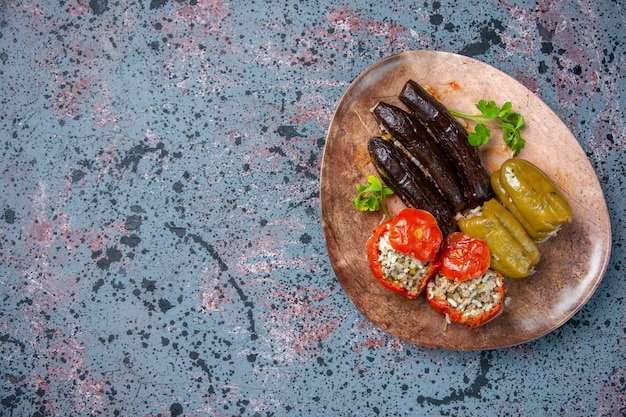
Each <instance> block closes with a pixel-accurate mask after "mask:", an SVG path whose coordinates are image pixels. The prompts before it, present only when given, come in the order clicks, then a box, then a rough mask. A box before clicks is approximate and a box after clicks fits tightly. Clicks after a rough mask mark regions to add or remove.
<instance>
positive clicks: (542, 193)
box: [491, 158, 572, 241]
mask: <svg viewBox="0 0 626 417" xmlns="http://www.w3.org/2000/svg"><path fill="white" fill-rule="evenodd" d="M496 172H499V177H497V174H495V173H494V175H492V179H491V183H492V188H494V191H495V193H496V195H497V196H498V199H499V200H500V201H501V202H502V203H503V204H504V205H505V206H506V207H507V208H508V209H509V211H511V213H513V215H514V216H515V217H516V218H517V219H518V220H519V222H520V223H522V225H524V227H525V228H526V230H527V232H528V234H529V235H530V236H531V237H532V238H533V239H534V240H536V241H541V240H545V239H546V238H547V237H549V236H551V235H552V234H554V233H556V232H557V231H558V230H559V228H560V227H561V226H562V225H564V224H566V223H569V222H571V221H572V209H571V208H570V206H569V204H568V202H567V200H566V199H565V197H564V196H563V194H561V192H560V191H559V190H558V189H557V188H556V186H555V185H554V183H553V182H552V181H551V180H550V179H549V178H548V176H547V175H546V174H545V173H544V172H543V171H542V170H540V169H539V168H537V167H536V166H535V165H533V164H532V163H530V162H528V161H525V160H523V159H519V158H511V159H508V160H506V161H505V162H504V163H503V164H502V166H501V167H500V170H499V171H496ZM494 183H495V185H494ZM503 192H504V193H505V194H504V195H503Z"/></svg>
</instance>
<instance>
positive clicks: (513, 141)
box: [450, 100, 526, 156]
mask: <svg viewBox="0 0 626 417" xmlns="http://www.w3.org/2000/svg"><path fill="white" fill-rule="evenodd" d="M476 108H477V109H478V110H479V111H480V113H481V114H480V115H471V114H467V113H462V112H460V111H457V110H450V113H452V114H453V115H454V116H457V117H462V118H464V119H468V120H473V121H475V122H477V124H476V126H475V127H474V131H473V132H470V133H469V135H468V140H469V143H470V144H471V145H472V146H479V145H483V144H485V143H487V140H488V139H489V136H491V130H489V128H487V125H490V126H496V127H500V128H501V129H502V139H504V143H506V145H507V146H508V147H509V149H511V152H512V153H513V156H516V155H517V154H519V153H520V151H521V150H522V149H523V148H524V145H526V141H525V140H524V139H523V138H522V136H521V134H520V131H521V130H522V129H523V128H524V125H525V123H526V122H525V121H524V116H522V115H521V114H519V113H515V112H513V111H512V110H511V109H512V108H513V105H512V104H511V102H510V101H507V102H506V103H504V105H503V106H502V107H498V105H497V104H496V102H495V101H486V100H480V101H479V102H478V103H477V104H476Z"/></svg>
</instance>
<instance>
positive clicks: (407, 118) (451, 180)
mask: <svg viewBox="0 0 626 417" xmlns="http://www.w3.org/2000/svg"><path fill="white" fill-rule="evenodd" d="M372 113H373V114H374V116H375V117H376V120H377V121H378V122H379V123H380V125H381V126H382V128H383V129H384V130H385V131H386V132H387V133H389V134H390V135H391V136H392V137H393V138H394V139H396V140H397V141H398V142H400V143H401V144H402V146H404V148H405V149H406V150H407V151H408V152H409V153H410V154H411V155H412V156H413V157H414V158H415V159H416V160H417V161H418V162H419V163H420V164H421V165H422V167H423V168H424V169H425V170H426V171H427V172H428V173H429V175H430V176H431V178H432V179H433V181H435V184H437V187H438V188H439V190H440V191H441V193H442V194H443V196H444V197H445V198H446V199H447V200H448V202H449V203H450V205H451V206H452V208H453V209H454V211H461V210H463V209H464V208H465V206H466V205H467V200H466V198H465V192H464V189H463V185H461V179H460V178H459V176H458V174H457V172H456V169H455V168H454V166H453V165H452V164H451V163H450V161H449V160H448V159H447V158H446V155H445V153H444V151H443V149H442V148H441V146H440V145H439V144H438V143H437V141H436V140H435V138H433V137H432V136H431V135H430V133H428V130H427V129H426V128H425V127H424V126H423V125H422V124H421V123H420V122H419V121H417V120H416V119H415V117H413V115H411V114H410V113H408V112H406V111H405V110H403V109H401V108H400V107H397V106H394V105H392V104H388V103H385V102H379V103H378V104H377V105H376V106H375V107H374V108H373V109H372Z"/></svg>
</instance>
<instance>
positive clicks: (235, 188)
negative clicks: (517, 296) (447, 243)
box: [0, 0, 626, 417]
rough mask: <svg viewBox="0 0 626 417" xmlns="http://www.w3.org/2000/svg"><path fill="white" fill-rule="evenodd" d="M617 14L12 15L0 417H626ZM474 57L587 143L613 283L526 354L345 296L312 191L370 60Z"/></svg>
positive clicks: (621, 53)
mask: <svg viewBox="0 0 626 417" xmlns="http://www.w3.org/2000/svg"><path fill="white" fill-rule="evenodd" d="M625 12H626V10H625V6H624V3H623V2H622V1H609V0H604V1H595V2H592V1H574V0H563V1H537V2H530V1H515V0H510V1H508V2H506V1H487V2H483V3H480V4H478V3H477V2H469V1H460V2H446V1H421V2H408V1H394V0H390V1H387V2H382V3H381V2H371V1H349V2H348V1H344V2H330V1H311V2H299V1H231V2H225V1H220V0H55V1H42V0H39V1H33V0H28V1H27V0H5V1H3V2H1V3H0V74H1V77H2V84H1V86H0V100H1V107H0V140H1V143H0V155H1V157H0V164H1V166H0V168H1V172H2V176H1V178H0V181H1V183H0V184H1V186H2V189H3V192H2V193H1V194H0V204H1V207H0V299H1V304H0V352H1V354H2V370H1V379H0V415H2V416H78V415H85V416H89V415H102V416H234V415H247V416H301V415H320V416H321V415H324V416H326V415H335V416H370V415H371V416H374V415H381V416H392V415H398V416H400V415H402V416H404V415H442V416H491V415H511V416H528V417H530V416H533V417H538V416H611V417H614V416H622V415H624V414H625V413H626V382H625V378H626V366H625V365H626V363H625V362H626V361H625V357H626V348H625V344H626V338H625V332H626V329H625V328H626V325H625V307H624V306H625V304H624V296H625V294H626V285H625V274H624V267H625V266H624V264H623V260H624V257H625V255H626V254H625V249H624V243H625V237H626V234H625V231H624V230H625V225H624V219H625V218H626V217H625V207H626V202H625V200H624V193H625V192H626V184H625V180H626V175H625V173H624V169H625V164H626V158H625V150H626V129H625V118H624V113H623V111H624V110H623V109H624V108H626V97H625V95H624V94H625V90H626V89H625V87H626V81H625V74H624V68H626V62H625V56H626V40H625V38H626V23H625V18H624V15H625ZM414 49H432V50H441V51H449V52H456V53H461V54H464V55H468V56H472V57H474V58H477V59H480V60H482V61H484V62H486V63H489V64H491V65H493V66H494V67H496V68H499V69H501V70H503V71H505V72H506V73H508V74H510V75H512V76H513V77H515V78H516V79H518V80H519V81H520V82H522V83H523V84H524V85H525V86H527V87H528V88H529V89H531V90H532V91H533V92H535V93H536V94H537V95H538V96H540V97H541V98H542V99H543V100H544V101H545V102H546V103H547V104H548V105H549V106H550V107H551V108H552V109H553V110H554V111H555V112H556V113H557V114H558V115H559V116H560V117H561V119H562V120H563V121H564V122H565V124H566V125H567V126H568V127H569V128H570V129H571V131H572V132H573V134H574V135H575V136H576V137H577V138H578V140H579V142H580V144H581V146H582V147H583V149H584V150H585V152H586V153H587V155H588V157H589V159H590V161H591V163H592V165H593V167H594V168H595V170H596V173H597V175H598V178H599V180H600V182H601V185H602V188H603V191H604V193H605V196H606V199H607V205H608V208H609V213H610V217H611V221H612V230H613V252H612V257H611V261H610V264H609V266H608V270H607V273H606V275H605V278H604V280H603V281H602V282H601V284H600V286H599V288H598V289H597V291H596V292H595V293H594V295H593V296H592V297H591V299H590V300H589V302H588V303H587V304H586V305H585V306H584V307H583V308H582V309H581V310H580V311H579V312H578V313H577V314H576V315H575V316H574V317H573V318H572V319H571V320H570V321H568V322H567V323H566V324H565V325H563V326H562V327H561V328H559V329H557V330H555V331H554V332H552V333H550V334H548V335H546V336H545V337H543V338H541V339H539V340H536V341H533V342H529V343H526V344H523V345H519V346H516V347H511V348H507V349H499V350H492V351H483V352H455V351H442V350H436V349H427V348H422V347H419V346H414V345H411V344H408V343H406V342H403V341H401V340H399V339H396V338H395V337H392V336H389V335H387V334H386V333H384V332H383V331H382V330H380V329H378V328H377V327H375V326H373V325H372V324H371V323H369V322H368V321H367V320H366V319H365V318H364V317H363V316H362V315H361V314H360V313H359V312H358V311H357V310H356V309H355V307H354V305H353V304H352V303H351V302H350V300H349V299H348V298H347V297H346V295H345V293H344V292H343V290H342V288H341V286H340V284H339V283H338V281H337V279H336V277H335V276H334V274H333V271H332V268H331V265H330V263H329V260H328V257H327V254H326V247H325V244H324V239H323V234H322V229H321V219H320V210H319V191H318V186H319V172H320V163H321V159H322V153H323V149H324V142H325V134H326V130H327V128H328V125H329V123H330V119H331V117H332V113H333V110H334V107H335V105H336V103H337V101H338V100H339V98H340V96H341V94H342V93H343V92H344V91H345V89H346V88H347V87H348V85H349V84H350V82H351V81H352V80H353V79H354V78H355V77H356V76H357V75H358V74H359V73H360V72H361V71H363V70H364V69H365V68H366V67H368V66H369V65H371V64H372V63H374V62H375V61H376V60H377V59H379V58H381V57H383V56H387V55H390V54H393V53H396V52H400V51H404V50H414Z"/></svg>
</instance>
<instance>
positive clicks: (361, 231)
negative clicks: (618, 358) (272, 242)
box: [320, 51, 611, 350]
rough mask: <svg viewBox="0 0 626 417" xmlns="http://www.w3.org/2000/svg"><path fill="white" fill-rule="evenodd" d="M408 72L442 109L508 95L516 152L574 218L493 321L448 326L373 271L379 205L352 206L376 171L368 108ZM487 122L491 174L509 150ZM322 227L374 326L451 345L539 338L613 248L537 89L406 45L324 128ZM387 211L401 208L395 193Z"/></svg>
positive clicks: (378, 66)
mask: <svg viewBox="0 0 626 417" xmlns="http://www.w3.org/2000/svg"><path fill="white" fill-rule="evenodd" d="M408 79H413V80H415V81H417V82H418V83H420V84H421V85H423V86H427V87H429V88H430V89H431V91H432V92H433V93H434V94H435V95H436V96H437V97H438V98H439V100H441V101H442V102H443V103H444V104H445V105H447V106H448V107H449V108H454V109H457V110H460V111H465V112H468V113H474V112H475V111H476V109H475V107H474V106H475V103H476V102H478V101H479V100H480V99H488V100H495V101H496V102H497V103H499V104H503V103H504V102H506V101H512V102H513V105H514V110H515V111H518V112H519V113H521V114H523V115H524V117H525V118H526V126H527V127H526V128H525V129H524V131H523V136H524V137H525V139H526V140H527V145H526V147H525V148H524V150H523V151H522V152H521V154H520V155H519V157H520V158H524V159H527V160H529V161H531V162H533V163H534V164H536V165H537V166H539V167H540V168H541V169H543V170H544V171H545V172H546V173H547V174H548V175H549V176H550V177H551V178H552V179H553V181H554V182H555V183H556V184H557V186H558V187H560V189H561V190H562V191H563V193H564V195H565V196H566V197H567V199H568V200H569V202H570V204H571V206H572V210H573V212H574V221H573V222H572V223H570V224H568V225H566V226H565V227H563V228H562V229H561V231H560V232H559V234H558V236H556V237H554V238H552V239H550V240H548V241H547V242H544V243H542V244H540V250H541V254H542V260H541V261H540V263H539V264H538V266H537V272H536V273H535V274H534V275H533V276H532V277H530V278H527V279H522V280H513V279H507V280H506V283H505V285H506V288H507V296H508V297H510V303H509V304H508V306H507V307H506V308H505V310H504V312H503V313H502V314H501V315H500V316H499V317H497V318H496V319H495V320H492V321H491V322H489V323H487V324H485V325H483V326H480V327H478V328H475V329H472V330H470V329H468V328H466V327H465V326H462V325H457V324H452V325H450V326H449V327H448V329H447V330H446V331H444V330H443V318H442V317H441V316H440V315H438V314H437V313H436V312H435V311H434V310H432V309H431V308H430V307H429V306H428V304H427V303H426V301H425V298H424V296H421V297H420V298H418V299H417V300H408V299H405V298H403V297H401V296H399V295H397V294H395V293H392V292H391V291H389V290H387V289H385V288H384V287H383V286H382V285H380V284H379V283H378V282H377V281H376V279H375V278H374V276H373V275H372V274H371V272H370V270H369V266H368V262H367V259H366V255H365V242H366V240H367V238H368V236H369V235H370V233H371V231H372V230H373V229H374V227H375V226H376V225H377V224H378V223H379V222H380V221H381V219H382V215H381V214H379V213H364V212H357V211H356V210H355V208H354V206H353V204H352V203H351V200H352V198H354V195H355V194H356V188H355V186H356V184H358V183H365V182H367V175H368V174H376V171H375V169H374V167H373V165H372V164H371V162H370V160H369V156H368V153H367V148H366V144H367V140H368V139H369V138H370V137H371V136H374V135H376V134H378V132H379V130H378V127H377V125H376V122H375V120H374V118H373V116H372V115H371V113H370V109H371V108H372V107H373V106H374V105H375V104H376V103H377V102H378V101H379V100H384V101H387V102H390V103H392V104H397V105H401V104H400V102H399V101H398V100H397V95H398V94H399V93H400V91H401V89H402V86H403V85H404V83H405V82H406V81H407V80H408ZM499 133H500V132H497V131H495V130H494V134H493V135H492V139H491V140H490V142H489V143H488V144H486V145H484V146H482V147H481V149H480V153H481V157H482V159H483V163H484V165H485V167H486V169H487V171H488V172H490V173H491V172H493V171H494V170H495V169H496V168H497V167H499V166H500V164H501V163H502V162H503V161H504V160H505V159H507V158H508V157H509V153H508V151H507V149H506V148H505V147H504V145H503V142H502V139H501V136H500V135H499ZM320 192H321V210H322V226H323V229H324V237H325V241H326V246H327V249H328V255H329V257H330V261H331V264H332V266H333V269H334V271H335V274H336V275H337V278H338V279H339V281H340V282H341V285H342V286H343V288H344V290H345V291H346V293H347V295H348V297H349V298H350V299H351V300H352V302H353V303H354V304H355V306H356V307H357V308H358V309H359V310H360V311H361V312H362V313H363V314H364V315H365V316H366V317H367V318H368V319H369V320H371V321H372V322H373V323H374V324H376V325H377V326H379V327H380V328H382V329H383V330H385V331H386V332H388V333H390V334H392V335H395V336H397V337H399V338H401V339H404V340H407V341H410V342H412V343H415V344H417V345H421V346H428V347H436V348H444V349H458V350H474V349H493V348H499V347H505V346H512V345H516V344H520V343H524V342H528V341H530V340H533V339H536V338H539V337H541V336H543V335H545V334H547V333H549V332H551V331H552V330H554V329H556V328H558V327H559V326H561V325H562V324H563V323H565V322H566V321H567V320H568V319H569V318H570V317H572V316H573V315H574V313H576V312H577V311H578V310H579V309H580V308H581V307H582V306H583V305H584V304H585V303H586V302H587V300H588V299H589V298H590V297H591V295H592V294H593V292H594V291H595V289H596V288H597V286H598V284H599V283H600V281H601V280H602V277H603V275H604V272H605V270H606V267H607V263H608V260H609V255H610V250H611V226H610V221H609V216H608V211H607V208H606V202H605V200H604V196H603V194H602V189H601V188H600V185H599V183H598V179H597V177H596V174H595V172H594V170H593V168H592V166H591V164H590V163H589V160H588V159H587V157H586V156H585V153H584V152H583V150H582V149H581V147H580V145H579V144H578V142H577V141H576V139H575V138H574V136H573V135H572V134H571V133H570V131H569V130H568V129H567V127H566V126H565V125H564V124H563V122H562V121H561V120H560V119H559V118H558V117H557V116H556V115H555V114H554V112H552V110H550V108H549V107H548V106H547V105H546V104H545V103H543V101H541V100H540V99H539V98H538V97H537V96H535V95H534V94H533V93H531V92H530V91H529V90H528V89H526V88H525V87H524V86H522V85H521V84H520V83H519V82H517V81H516V80H514V79H513V78H511V77H510V76H508V75H506V74H505V73H503V72H501V71H499V70H497V69H495V68H493V67H491V66H489V65H487V64H484V63H482V62H479V61H476V60H474V59H471V58H467V57H464V56H459V55H455V54H450V53H443V52H433V51H411V52H404V53H400V54H397V55H393V56H390V57H387V58H384V59H381V60H380V61H378V62H376V63H375V64H373V65H372V66H371V67H369V68H368V69H366V70H365V71H364V72H363V73H362V74H361V75H359V76H358V77H357V78H356V79H355V80H354V82H353V83H352V84H351V85H350V87H349V88H348V90H347V91H346V92H345V93H344V95H343V97H342V98H341V100H340V102H339V105H338V106H337V109H336V111H335V114H334V116H333V120H332V122H331V124H330V127H329V130H328V136H327V139H326V147H325V150H324V158H323V161H322V169H321V184H320ZM389 205H390V209H391V211H392V214H395V213H397V212H398V211H399V210H401V209H402V208H403V207H404V206H403V205H402V203H401V202H400V200H399V199H398V198H396V197H392V199H391V201H390V203H389Z"/></svg>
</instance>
